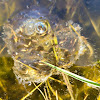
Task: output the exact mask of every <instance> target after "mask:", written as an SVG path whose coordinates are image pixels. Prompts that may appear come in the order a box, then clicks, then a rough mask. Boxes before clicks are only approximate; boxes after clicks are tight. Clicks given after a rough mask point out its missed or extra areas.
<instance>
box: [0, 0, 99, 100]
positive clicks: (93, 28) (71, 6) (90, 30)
mask: <svg viewBox="0 0 100 100" xmlns="http://www.w3.org/2000/svg"><path fill="white" fill-rule="evenodd" d="M62 1H63V2H62ZM34 4H35V5H37V6H38V5H42V6H45V7H47V8H49V9H50V13H53V14H56V15H57V16H58V17H59V18H60V19H62V20H64V22H67V21H68V20H70V19H71V20H73V21H74V22H76V23H79V24H80V25H81V26H82V28H83V30H82V33H81V35H82V36H85V37H86V38H87V41H88V42H89V43H90V45H91V46H92V47H93V49H94V55H93V57H92V58H91V59H87V58H86V57H85V56H84V57H83V58H80V59H79V60H78V61H77V63H76V64H77V65H78V66H72V67H70V68H69V70H70V71H71V72H74V73H76V74H78V75H81V76H84V77H86V78H89V79H91V80H93V81H96V82H99V81H100V79H99V77H100V72H99V70H100V65H99V64H98V66H97V65H96V66H87V67H86V66H85V65H89V64H92V63H94V62H95V61H97V60H100V25H99V22H100V12H99V9H100V6H99V5H100V1H99V0H94V1H92V0H83V1H82V0H16V1H13V0H2V1H0V12H1V13H0V26H1V29H0V31H1V32H2V25H3V24H4V23H6V21H7V19H9V20H10V18H12V17H13V16H14V15H15V14H16V13H18V12H19V11H21V10H23V9H26V8H27V9H28V8H29V7H30V6H32V5H34ZM0 36H2V34H1V33H0ZM3 46H4V42H3V40H2V38H1V37H0V49H1V48H2V47H3ZM6 51H7V49H5V50H4V51H3V52H2V54H0V57H1V58H0V98H2V99H5V100H19V99H21V98H22V97H23V96H25V95H26V94H27V93H28V92H29V91H31V90H32V89H33V88H34V85H31V86H27V85H25V86H23V85H22V84H19V83H18V81H17V79H16V78H15V75H14V73H13V71H12V67H13V60H12V58H10V57H8V56H10V55H8V54H7V52H6ZM79 65H80V66H79ZM82 66H84V67H82ZM53 77H54V78H55V79H59V80H61V81H63V80H62V76H53ZM70 82H71V84H72V85H73V86H72V88H73V94H74V97H75V100H84V99H85V98H86V100H95V99H96V98H97V97H98V94H99V90H97V89H93V88H90V87H88V86H87V85H86V84H83V83H82V82H79V81H77V80H74V79H73V78H70ZM50 84H51V86H52V87H53V89H54V90H55V91H56V90H57V91H58V94H59V95H60V96H61V98H63V100H70V95H69V93H68V90H67V89H66V86H65V85H63V84H62V83H60V84H58V82H56V81H53V80H51V79H50ZM40 89H41V90H42V91H44V87H41V88H40ZM50 93H51V91H50ZM51 94H52V93H51ZM37 95H38V97H37ZM51 97H52V100H55V96H54V95H51ZM29 98H30V99H31V100H33V99H34V100H35V99H36V98H37V100H43V99H44V98H43V96H42V95H41V94H40V92H39V91H38V90H37V91H35V92H34V94H32V95H31V96H30V97H29ZM98 100H99V99H98Z"/></svg>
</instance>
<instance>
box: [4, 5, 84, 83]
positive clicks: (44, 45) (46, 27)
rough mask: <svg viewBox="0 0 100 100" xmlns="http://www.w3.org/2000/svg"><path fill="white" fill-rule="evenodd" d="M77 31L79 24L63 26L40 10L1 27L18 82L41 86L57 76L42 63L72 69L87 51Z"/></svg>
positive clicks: (35, 10)
mask: <svg viewBox="0 0 100 100" xmlns="http://www.w3.org/2000/svg"><path fill="white" fill-rule="evenodd" d="M70 24H71V25H73V27H74V28H75V30H76V31H77V32H78V34H76V32H75V31H73V29H72V28H71V26H70ZM80 31H81V27H80V26H79V25H78V24H75V23H72V22H68V23H66V22H63V23H62V21H61V19H59V18H58V17H57V16H56V15H52V14H49V12H48V11H47V9H46V8H43V7H36V6H34V7H32V8H30V9H27V10H25V11H22V12H20V13H19V14H17V15H15V17H14V18H13V19H11V21H10V22H8V23H6V24H5V25H4V32H3V34H4V35H3V40H4V41H5V43H6V44H7V48H8V53H9V54H10V55H11V56H12V58H13V60H14V67H13V71H14V73H15V75H16V77H17V78H18V80H19V81H21V82H23V83H28V82H42V81H45V80H46V79H47V78H48V77H49V76H51V75H53V74H56V73H57V72H56V71H54V70H53V69H52V68H51V67H49V66H47V65H45V64H43V63H41V62H40V61H41V60H43V61H45V62H49V63H51V64H54V65H57V66H60V67H61V66H62V68H65V69H66V68H67V67H70V66H72V65H73V64H74V63H75V61H76V60H77V59H78V58H79V57H80V55H81V54H83V53H84V52H83V51H84V50H85V49H86V48H85V44H84V43H83V41H82V39H81V36H80V35H79V34H80Z"/></svg>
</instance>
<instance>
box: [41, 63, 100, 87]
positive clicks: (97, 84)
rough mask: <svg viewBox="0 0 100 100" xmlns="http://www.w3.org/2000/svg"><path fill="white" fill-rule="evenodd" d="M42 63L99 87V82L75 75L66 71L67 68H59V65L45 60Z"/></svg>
mask: <svg viewBox="0 0 100 100" xmlns="http://www.w3.org/2000/svg"><path fill="white" fill-rule="evenodd" d="M43 63H45V64H46V65H48V66H50V67H52V68H54V69H56V70H58V71H60V72H63V73H65V74H67V75H69V76H70V77H73V78H75V79H77V80H79V81H81V82H84V83H87V84H88V85H89V86H93V87H99V88H100V84H99V83H96V82H94V81H91V80H89V79H86V78H84V77H81V76H79V75H77V74H74V73H72V72H69V71H67V70H64V69H61V68H59V67H57V66H54V65H52V64H49V63H47V62H43Z"/></svg>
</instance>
